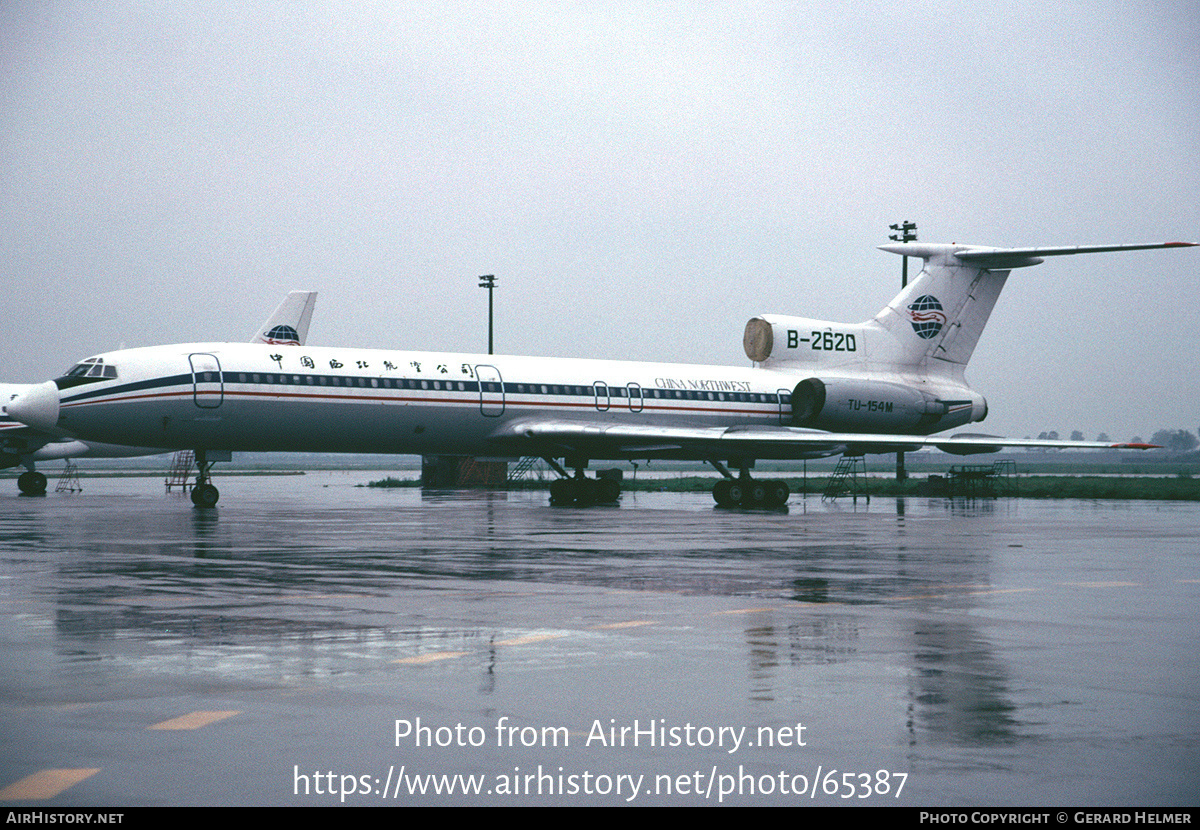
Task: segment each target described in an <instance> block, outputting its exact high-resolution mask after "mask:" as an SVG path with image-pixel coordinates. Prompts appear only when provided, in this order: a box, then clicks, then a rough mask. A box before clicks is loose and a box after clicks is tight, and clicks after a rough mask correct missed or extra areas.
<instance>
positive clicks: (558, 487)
mask: <svg viewBox="0 0 1200 830" xmlns="http://www.w3.org/2000/svg"><path fill="white" fill-rule="evenodd" d="M544 461H545V462H546V463H547V464H549V465H550V466H551V467H552V468H553V469H554V471H555V472H557V473H558V474H559V475H561V476H562V478H559V479H555V480H554V481H552V482H550V504H552V505H554V506H555V507H571V506H574V507H587V506H588V505H592V504H616V503H617V502H618V501H619V500H620V498H621V482H620V481H617V480H616V479H612V478H588V477H587V474H586V473H585V472H584V470H585V469H587V461H586V459H567V464H569V465H571V466H573V467H574V468H575V475H573V476H572V475H569V474H568V473H567V471H566V470H564V469H563V468H562V467H560V466H559V465H558V463H557V462H555V460H554V459H553V458H546V459H544Z"/></svg>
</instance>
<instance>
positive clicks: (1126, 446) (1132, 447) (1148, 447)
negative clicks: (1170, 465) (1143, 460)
mask: <svg viewBox="0 0 1200 830" xmlns="http://www.w3.org/2000/svg"><path fill="white" fill-rule="evenodd" d="M1112 448H1113V449H1114V450H1161V449H1162V445H1161V444H1133V443H1126V444H1113V445H1112Z"/></svg>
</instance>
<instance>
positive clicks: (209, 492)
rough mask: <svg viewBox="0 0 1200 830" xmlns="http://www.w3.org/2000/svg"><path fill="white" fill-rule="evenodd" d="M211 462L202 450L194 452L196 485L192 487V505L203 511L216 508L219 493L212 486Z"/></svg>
mask: <svg viewBox="0 0 1200 830" xmlns="http://www.w3.org/2000/svg"><path fill="white" fill-rule="evenodd" d="M213 463H214V462H213V461H209V460H208V454H207V453H206V452H205V451H204V450H196V469H197V472H196V483H195V485H193V487H192V504H194V505H196V506H197V507H199V508H203V509H205V510H207V509H209V508H211V507H216V506H217V499H219V498H220V497H221V493H220V492H219V491H218V490H217V488H216V487H214V486H213V485H212V465H213Z"/></svg>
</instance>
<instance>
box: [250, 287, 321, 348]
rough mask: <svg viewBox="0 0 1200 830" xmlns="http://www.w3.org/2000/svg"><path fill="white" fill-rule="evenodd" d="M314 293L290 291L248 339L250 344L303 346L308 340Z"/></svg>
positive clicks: (315, 293) (315, 299)
mask: <svg viewBox="0 0 1200 830" xmlns="http://www.w3.org/2000/svg"><path fill="white" fill-rule="evenodd" d="M316 303H317V292H316V291H292V292H291V293H289V294H288V295H287V297H286V298H284V301H283V302H282V303H280V304H279V307H278V308H277V309H275V311H274V312H273V313H272V314H271V316H270V317H268V318H267V322H265V323H263V324H262V325H261V326H259V327H258V329H257V330H256V331H255V332H254V336H253V337H251V338H250V342H251V343H270V344H272V345H282V346H303V345H304V341H306V340H307V339H308V324H309V323H310V322H312V313H313V307H314V306H315V305H316Z"/></svg>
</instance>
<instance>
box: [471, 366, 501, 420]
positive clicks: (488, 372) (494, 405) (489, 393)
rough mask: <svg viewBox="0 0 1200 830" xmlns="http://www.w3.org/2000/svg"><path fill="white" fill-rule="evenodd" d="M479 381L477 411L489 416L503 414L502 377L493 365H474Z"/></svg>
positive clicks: (494, 416)
mask: <svg viewBox="0 0 1200 830" xmlns="http://www.w3.org/2000/svg"><path fill="white" fill-rule="evenodd" d="M475 379H476V380H478V381H479V411H480V412H482V413H483V414H484V415H487V416H488V417H489V418H496V417H498V416H500V415H503V414H504V379H503V378H501V377H500V370H499V369H497V368H496V367H495V366H476V367H475Z"/></svg>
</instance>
